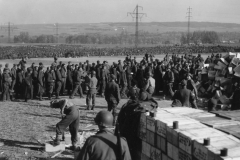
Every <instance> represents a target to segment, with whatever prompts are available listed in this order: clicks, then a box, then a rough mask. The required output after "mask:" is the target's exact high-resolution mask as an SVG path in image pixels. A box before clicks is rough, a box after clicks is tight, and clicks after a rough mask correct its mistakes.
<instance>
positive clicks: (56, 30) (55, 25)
mask: <svg viewBox="0 0 240 160" xmlns="http://www.w3.org/2000/svg"><path fill="white" fill-rule="evenodd" d="M54 25H55V26H56V37H57V43H58V38H59V37H58V29H59V27H58V23H56V24H54Z"/></svg>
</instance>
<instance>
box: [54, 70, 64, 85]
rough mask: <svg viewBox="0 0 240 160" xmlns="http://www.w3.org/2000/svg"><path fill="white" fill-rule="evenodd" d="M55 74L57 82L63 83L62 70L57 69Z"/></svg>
mask: <svg viewBox="0 0 240 160" xmlns="http://www.w3.org/2000/svg"><path fill="white" fill-rule="evenodd" d="M55 73H56V81H60V82H62V74H61V71H60V69H57V70H56V72H55Z"/></svg>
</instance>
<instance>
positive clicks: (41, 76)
mask: <svg viewBox="0 0 240 160" xmlns="http://www.w3.org/2000/svg"><path fill="white" fill-rule="evenodd" d="M37 80H38V94H39V101H42V100H43V99H42V95H43V93H44V72H43V65H39V70H38V75H37Z"/></svg>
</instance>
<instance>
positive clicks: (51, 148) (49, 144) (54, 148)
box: [45, 142, 65, 152]
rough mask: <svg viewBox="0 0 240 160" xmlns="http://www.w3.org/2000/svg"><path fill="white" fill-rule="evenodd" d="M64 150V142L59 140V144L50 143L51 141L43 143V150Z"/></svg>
mask: <svg viewBox="0 0 240 160" xmlns="http://www.w3.org/2000/svg"><path fill="white" fill-rule="evenodd" d="M59 151H65V142H61V143H60V144H59V145H57V146H55V145H52V144H51V142H46V143H45V152H59Z"/></svg>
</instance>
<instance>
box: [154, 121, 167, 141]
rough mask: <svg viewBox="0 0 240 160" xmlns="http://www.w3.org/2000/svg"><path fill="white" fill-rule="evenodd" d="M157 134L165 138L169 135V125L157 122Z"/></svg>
mask: <svg viewBox="0 0 240 160" xmlns="http://www.w3.org/2000/svg"><path fill="white" fill-rule="evenodd" d="M156 133H157V134H159V135H160V136H162V137H164V138H165V137H166V134H167V125H166V124H165V123H163V122H161V121H159V120H156Z"/></svg>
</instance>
